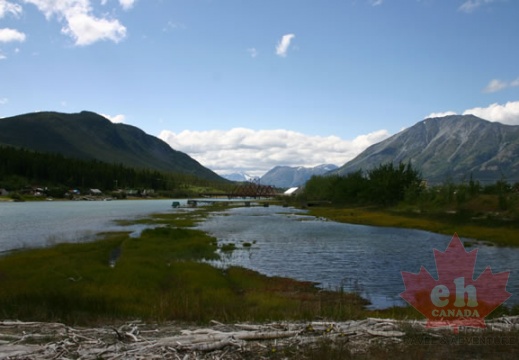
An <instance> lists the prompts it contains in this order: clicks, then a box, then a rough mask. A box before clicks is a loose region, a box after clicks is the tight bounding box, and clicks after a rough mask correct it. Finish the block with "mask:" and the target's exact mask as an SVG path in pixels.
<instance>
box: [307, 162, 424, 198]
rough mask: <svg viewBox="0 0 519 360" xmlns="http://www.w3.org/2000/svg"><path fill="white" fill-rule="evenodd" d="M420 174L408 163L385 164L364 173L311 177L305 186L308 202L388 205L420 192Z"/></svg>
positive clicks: (360, 171) (359, 171)
mask: <svg viewBox="0 0 519 360" xmlns="http://www.w3.org/2000/svg"><path fill="white" fill-rule="evenodd" d="M421 186H422V178H421V176H420V173H419V172H418V171H416V170H415V169H413V167H412V166H411V164H409V163H408V164H403V163H400V164H398V165H394V164H393V163H387V164H382V165H379V166H378V167H377V168H375V169H372V170H370V171H368V172H366V173H364V172H363V171H362V170H358V171H355V172H352V173H349V174H347V175H346V176H340V175H333V176H313V177H312V178H310V180H308V182H307V183H306V185H305V190H304V193H303V196H304V197H305V198H306V200H308V201H319V200H326V201H331V202H333V203H336V204H341V203H348V204H360V203H374V204H382V205H391V204H394V203H397V202H399V201H401V200H402V199H403V198H404V197H405V196H406V194H408V193H410V192H417V193H418V192H419V191H420V189H421Z"/></svg>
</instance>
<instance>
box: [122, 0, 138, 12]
mask: <svg viewBox="0 0 519 360" xmlns="http://www.w3.org/2000/svg"><path fill="white" fill-rule="evenodd" d="M135 2H136V0H119V4H120V5H121V7H122V8H123V9H124V10H130V9H131V8H132V7H133V5H134V4H135Z"/></svg>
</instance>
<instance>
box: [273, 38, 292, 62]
mask: <svg viewBox="0 0 519 360" xmlns="http://www.w3.org/2000/svg"><path fill="white" fill-rule="evenodd" d="M294 37H295V35H294V34H287V35H283V37H282V38H281V40H280V41H279V43H278V45H277V46H276V54H277V55H279V56H281V57H286V56H287V51H288V47H289V46H290V42H291V41H292V39H293V38H294Z"/></svg>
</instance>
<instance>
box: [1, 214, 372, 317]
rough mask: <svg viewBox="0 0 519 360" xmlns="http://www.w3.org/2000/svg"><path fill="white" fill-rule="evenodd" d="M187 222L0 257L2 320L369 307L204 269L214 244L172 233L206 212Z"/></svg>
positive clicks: (356, 311) (349, 297)
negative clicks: (111, 259) (111, 262)
mask: <svg viewBox="0 0 519 360" xmlns="http://www.w3.org/2000/svg"><path fill="white" fill-rule="evenodd" d="M190 214H191V215H192V216H194V218H192V219H191V220H188V219H187V218H186V216H187V215H186V214H182V213H178V214H177V215H176V216H175V215H171V216H169V215H168V216H164V215H160V216H158V215H157V216H155V217H154V218H153V221H154V222H162V223H163V224H164V223H167V224H164V226H163V227H158V228H154V229H148V230H145V231H144V232H143V233H142V235H141V237H139V238H131V237H129V236H128V234H127V233H110V234H105V235H104V238H103V239H101V240H99V241H96V242H91V243H80V244H70V243H69V244H59V245H56V246H53V247H49V248H44V249H34V250H26V251H22V252H17V253H13V254H11V255H8V256H5V257H2V258H0V314H1V315H0V316H1V317H2V318H5V319H20V320H32V321H35V320H38V321H61V322H65V323H70V324H92V323H100V322H107V321H118V320H127V319H134V318H140V319H143V320H150V321H171V320H179V321H189V322H207V321H209V320H211V319H214V320H218V321H222V322H232V321H269V320H281V319H294V320H303V319H313V318H318V317H319V318H321V317H329V318H334V319H352V318H359V317H363V316H365V311H364V305H365V301H364V300H362V299H361V298H360V297H359V296H357V295H355V294H347V293H342V292H330V291H319V289H317V288H316V287H315V286H314V285H313V284H311V283H305V282H298V281H295V280H291V279H286V278H277V277H267V276H263V275H261V274H258V273H256V272H254V271H251V270H246V269H243V268H236V267H231V268H228V269H218V268H215V267H213V266H211V265H209V264H208V263H205V262H203V261H202V260H204V259H206V260H209V259H216V258H218V255H217V252H216V250H217V241H216V239H215V238H213V237H210V236H208V235H206V234H204V233H203V232H201V231H198V230H194V229H189V228H180V227H177V226H176V224H179V223H184V224H186V223H189V224H193V222H195V221H196V219H197V218H199V217H200V216H201V214H203V211H202V210H201V212H190ZM187 217H189V216H187ZM157 219H160V221H158V220H157ZM114 254H117V256H115V257H116V261H115V266H113V267H111V266H110V258H111V257H113V256H114Z"/></svg>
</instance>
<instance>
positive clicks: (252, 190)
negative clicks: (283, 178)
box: [228, 182, 277, 198]
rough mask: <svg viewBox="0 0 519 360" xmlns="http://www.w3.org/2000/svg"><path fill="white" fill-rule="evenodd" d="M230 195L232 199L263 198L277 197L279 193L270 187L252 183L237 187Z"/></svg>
mask: <svg viewBox="0 0 519 360" xmlns="http://www.w3.org/2000/svg"><path fill="white" fill-rule="evenodd" d="M228 195H229V197H230V198H262V197H273V196H276V195H277V192H276V191H275V189H274V188H273V187H272V186H270V185H260V184H257V183H253V182H250V183H245V184H240V185H238V186H236V187H235V188H234V189H233V190H232V192H231V193H230V194H228Z"/></svg>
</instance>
